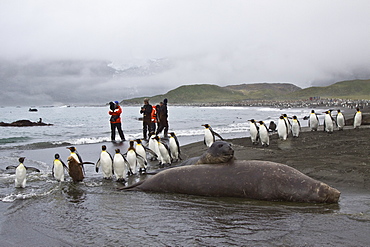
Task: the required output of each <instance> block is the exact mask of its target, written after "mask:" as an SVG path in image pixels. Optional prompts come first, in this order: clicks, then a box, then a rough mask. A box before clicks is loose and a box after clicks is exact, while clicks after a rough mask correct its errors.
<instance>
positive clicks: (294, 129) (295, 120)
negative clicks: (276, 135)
mask: <svg viewBox="0 0 370 247" xmlns="http://www.w3.org/2000/svg"><path fill="white" fill-rule="evenodd" d="M300 131H301V124H300V122H299V120H298V118H297V116H293V121H292V134H293V137H298V136H299V132H300Z"/></svg>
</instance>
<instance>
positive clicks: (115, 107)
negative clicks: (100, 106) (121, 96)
mask: <svg viewBox="0 0 370 247" xmlns="http://www.w3.org/2000/svg"><path fill="white" fill-rule="evenodd" d="M109 104H110V111H109V112H108V114H109V115H111V117H110V120H109V121H110V128H111V140H112V141H113V142H114V141H115V140H116V129H117V130H118V134H119V136H120V137H121V140H122V141H125V140H126V139H125V135H124V134H123V131H122V124H121V113H122V108H121V107H120V105H119V102H118V101H115V102H114V103H113V102H109Z"/></svg>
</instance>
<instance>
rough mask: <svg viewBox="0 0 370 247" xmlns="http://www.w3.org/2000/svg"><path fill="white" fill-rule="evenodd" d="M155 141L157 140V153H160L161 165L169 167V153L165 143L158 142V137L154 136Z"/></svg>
mask: <svg viewBox="0 0 370 247" xmlns="http://www.w3.org/2000/svg"><path fill="white" fill-rule="evenodd" d="M155 139H156V140H157V143H158V149H159V152H160V153H161V164H162V165H165V164H169V165H171V152H170V149H169V147H168V146H167V145H166V144H165V143H163V142H161V141H160V140H159V136H156V137H155Z"/></svg>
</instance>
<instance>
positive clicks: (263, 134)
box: [258, 121, 270, 147]
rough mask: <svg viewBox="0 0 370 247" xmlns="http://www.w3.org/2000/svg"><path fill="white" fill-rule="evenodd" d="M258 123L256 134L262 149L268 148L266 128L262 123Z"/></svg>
mask: <svg viewBox="0 0 370 247" xmlns="http://www.w3.org/2000/svg"><path fill="white" fill-rule="evenodd" d="M258 123H259V124H260V126H259V131H258V133H259V139H260V140H261V144H262V146H263V147H264V146H266V147H268V146H269V145H270V138H269V132H268V129H267V126H266V124H265V123H264V122H263V121H259V122H258Z"/></svg>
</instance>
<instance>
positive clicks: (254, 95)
mask: <svg viewBox="0 0 370 247" xmlns="http://www.w3.org/2000/svg"><path fill="white" fill-rule="evenodd" d="M225 88H228V89H230V90H235V91H239V92H241V93H243V94H244V95H245V99H252V100H266V99H277V98H279V97H284V96H285V95H286V94H288V93H292V92H296V91H299V90H301V88H300V87H297V86H296V85H293V84H290V83H253V84H241V85H231V86H226V87H225Z"/></svg>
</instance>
